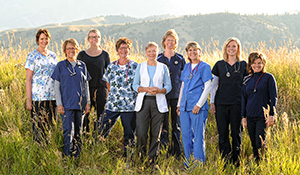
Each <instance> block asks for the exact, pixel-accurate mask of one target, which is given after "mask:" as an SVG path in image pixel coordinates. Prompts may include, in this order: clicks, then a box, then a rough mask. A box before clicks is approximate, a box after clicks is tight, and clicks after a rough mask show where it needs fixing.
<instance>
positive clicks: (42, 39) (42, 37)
mask: <svg viewBox="0 0 300 175" xmlns="http://www.w3.org/2000/svg"><path fill="white" fill-rule="evenodd" d="M49 42H50V39H49V38H48V37H47V36H46V35H45V34H44V33H41V35H40V37H39V40H38V45H39V47H41V48H46V47H47V46H48V44H49Z"/></svg>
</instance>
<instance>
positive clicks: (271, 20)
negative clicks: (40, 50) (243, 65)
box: [0, 13, 300, 48]
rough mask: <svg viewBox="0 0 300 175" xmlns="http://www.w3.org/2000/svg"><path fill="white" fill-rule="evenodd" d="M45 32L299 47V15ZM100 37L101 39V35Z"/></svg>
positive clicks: (112, 21)
mask: <svg viewBox="0 0 300 175" xmlns="http://www.w3.org/2000/svg"><path fill="white" fill-rule="evenodd" d="M43 27H44V28H47V29H49V31H50V33H51V35H52V41H55V42H60V41H61V40H65V39H67V38H76V39H77V40H78V41H79V42H84V41H85V37H86V35H87V32H88V31H89V29H91V28H97V29H99V30H100V31H101V33H102V35H105V36H109V37H114V38H116V39H117V38H119V37H124V36H125V37H128V38H130V39H132V40H136V41H138V43H139V44H142V45H143V46H144V45H145V44H146V43H147V42H149V41H155V42H157V43H158V44H159V45H160V42H161V38H162V36H163V35H164V33H165V32H166V31H167V30H168V29H171V28H174V29H175V30H176V31H177V33H178V35H179V38H180V40H179V47H181V48H184V47H185V44H186V43H187V42H188V41H191V40H194V41H197V42H199V43H202V42H206V43H210V42H211V40H212V39H213V40H216V41H219V42H220V45H222V43H223V42H224V40H225V39H226V38H228V37H230V36H235V37H237V38H239V39H240V40H241V42H242V43H243V44H244V45H246V46H249V47H250V45H251V44H253V43H254V44H257V43H258V42H265V43H266V45H267V46H270V47H272V46H274V42H275V43H276V44H277V45H280V43H282V42H292V43H293V44H295V45H296V46H298V47H300V14H299V13H298V14H285V15H239V14H231V13H216V14H207V15H201V14H198V15H188V16H181V17H171V16H164V17H162V16H158V17H150V18H144V19H137V18H132V17H128V16H123V15H121V16H106V17H97V18H91V19H86V20H80V21H74V22H70V23H64V24H52V25H47V26H43ZM13 31H14V36H15V39H17V40H18V39H19V38H20V37H21V38H22V43H23V44H25V43H26V42H32V40H34V37H35V33H36V31H37V28H30V29H16V30H13ZM9 32H10V31H2V32H0V41H1V43H0V46H1V45H2V46H3V45H4V44H3V42H4V43H6V45H7V44H8V43H9V41H8V37H7V35H8V33H9ZM102 37H103V36H102Z"/></svg>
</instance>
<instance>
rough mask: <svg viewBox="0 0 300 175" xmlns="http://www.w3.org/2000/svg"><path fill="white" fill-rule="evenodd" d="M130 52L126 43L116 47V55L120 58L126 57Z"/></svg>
mask: <svg viewBox="0 0 300 175" xmlns="http://www.w3.org/2000/svg"><path fill="white" fill-rule="evenodd" d="M129 52H130V49H129V47H128V46H127V44H124V43H123V44H121V45H120V47H119V49H118V55H119V57H120V58H127V57H128V54H129Z"/></svg>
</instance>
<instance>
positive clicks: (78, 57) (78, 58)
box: [77, 51, 83, 61]
mask: <svg viewBox="0 0 300 175" xmlns="http://www.w3.org/2000/svg"><path fill="white" fill-rule="evenodd" d="M82 52H83V51H81V52H79V54H78V55H77V60H80V61H83V56H82Z"/></svg>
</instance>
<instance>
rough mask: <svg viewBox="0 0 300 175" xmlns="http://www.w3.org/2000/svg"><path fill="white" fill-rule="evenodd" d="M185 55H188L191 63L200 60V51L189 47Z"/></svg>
mask: <svg viewBox="0 0 300 175" xmlns="http://www.w3.org/2000/svg"><path fill="white" fill-rule="evenodd" d="M187 54H188V56H189V58H190V59H191V61H192V62H194V61H196V60H197V59H199V58H200V54H201V50H199V49H198V48H196V47H190V48H189V49H188V50H187Z"/></svg>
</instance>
